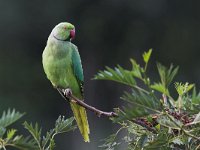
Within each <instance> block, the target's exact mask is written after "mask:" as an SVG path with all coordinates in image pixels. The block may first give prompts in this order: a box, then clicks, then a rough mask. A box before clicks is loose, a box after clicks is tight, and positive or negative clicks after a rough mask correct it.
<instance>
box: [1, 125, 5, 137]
mask: <svg viewBox="0 0 200 150" xmlns="http://www.w3.org/2000/svg"><path fill="white" fill-rule="evenodd" d="M5 133H6V128H4V127H1V126H0V138H1V137H3V135H4V134H5Z"/></svg>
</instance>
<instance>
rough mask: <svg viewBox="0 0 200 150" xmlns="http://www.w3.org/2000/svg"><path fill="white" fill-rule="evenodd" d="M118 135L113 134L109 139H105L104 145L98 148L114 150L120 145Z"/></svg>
mask: <svg viewBox="0 0 200 150" xmlns="http://www.w3.org/2000/svg"><path fill="white" fill-rule="evenodd" d="M116 136H117V134H111V135H110V136H108V137H107V138H105V139H103V141H104V144H102V145H100V146H98V147H100V148H103V149H104V150H114V149H115V148H116V146H118V145H119V144H120V143H118V142H116V141H115V139H116Z"/></svg>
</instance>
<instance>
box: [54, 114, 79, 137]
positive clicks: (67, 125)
mask: <svg viewBox="0 0 200 150" xmlns="http://www.w3.org/2000/svg"><path fill="white" fill-rule="evenodd" d="M73 121H74V117H71V118H69V119H65V117H64V116H63V117H61V116H59V117H58V119H57V120H56V124H55V132H56V133H63V132H69V131H71V130H74V129H75V128H76V126H74V125H73Z"/></svg>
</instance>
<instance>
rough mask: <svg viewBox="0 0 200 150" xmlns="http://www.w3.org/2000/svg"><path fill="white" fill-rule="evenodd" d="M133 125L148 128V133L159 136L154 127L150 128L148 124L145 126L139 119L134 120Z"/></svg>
mask: <svg viewBox="0 0 200 150" xmlns="http://www.w3.org/2000/svg"><path fill="white" fill-rule="evenodd" d="M132 121H133V123H135V124H138V125H140V126H142V127H144V128H146V129H147V130H148V131H150V132H152V133H154V134H157V131H156V129H154V128H152V127H149V126H148V125H147V124H145V123H144V122H143V121H141V120H139V119H136V120H132Z"/></svg>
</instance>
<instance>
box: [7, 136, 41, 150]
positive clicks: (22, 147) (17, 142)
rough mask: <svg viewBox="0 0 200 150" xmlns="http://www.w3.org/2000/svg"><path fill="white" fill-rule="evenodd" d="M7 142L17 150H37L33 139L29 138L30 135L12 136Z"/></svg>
mask: <svg viewBox="0 0 200 150" xmlns="http://www.w3.org/2000/svg"><path fill="white" fill-rule="evenodd" d="M9 144H11V145H12V146H13V147H16V148H17V149H19V150H39V148H38V146H37V145H36V142H35V140H33V139H30V137H26V138H24V137H23V136H22V135H17V136H15V137H13V138H12V140H10V141H9Z"/></svg>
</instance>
